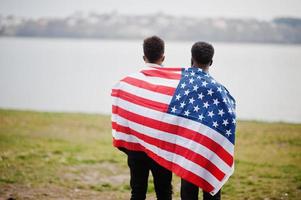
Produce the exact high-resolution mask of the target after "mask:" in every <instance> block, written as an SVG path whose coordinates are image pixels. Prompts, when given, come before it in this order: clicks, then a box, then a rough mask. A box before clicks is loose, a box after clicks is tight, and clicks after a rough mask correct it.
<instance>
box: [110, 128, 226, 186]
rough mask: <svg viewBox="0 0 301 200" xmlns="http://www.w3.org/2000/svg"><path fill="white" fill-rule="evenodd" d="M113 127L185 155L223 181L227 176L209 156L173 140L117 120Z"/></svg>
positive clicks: (169, 150)
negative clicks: (157, 137)
mask: <svg viewBox="0 0 301 200" xmlns="http://www.w3.org/2000/svg"><path fill="white" fill-rule="evenodd" d="M112 128H113V129H114V130H116V131H118V132H122V133H125V134H130V135H134V136H136V137H137V138H139V139H141V140H143V141H145V142H147V143H148V144H152V145H155V146H157V147H159V148H161V149H164V150H166V151H168V152H172V153H176V154H178V155H181V156H183V157H185V158H186V159H188V160H191V161H192V162H194V163H196V164H198V165H199V166H201V167H203V168H205V169H206V170H208V171H209V172H210V173H211V174H212V175H213V176H215V177H216V178H217V179H218V180H219V181H221V180H222V179H223V178H224V177H225V174H224V173H223V172H222V171H221V170H220V169H219V168H218V167H216V166H215V165H214V164H213V163H212V162H211V161H209V160H208V159H207V158H205V157H203V156H201V155H199V154H197V153H195V152H194V151H191V150H190V149H188V148H185V147H182V146H179V145H176V144H174V143H171V142H166V141H162V140H160V139H156V138H153V137H150V136H147V135H144V134H142V133H140V132H137V131H135V130H133V129H131V128H129V127H126V126H122V125H120V124H117V123H116V122H112Z"/></svg>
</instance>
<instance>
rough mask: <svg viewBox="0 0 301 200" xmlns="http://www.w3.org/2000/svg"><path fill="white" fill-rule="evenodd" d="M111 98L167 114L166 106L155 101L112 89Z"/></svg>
mask: <svg viewBox="0 0 301 200" xmlns="http://www.w3.org/2000/svg"><path fill="white" fill-rule="evenodd" d="M111 95H112V96H113V97H119V98H121V99H123V100H126V101H129V102H132V103H135V104H137V105H140V106H144V107H147V108H151V109H153V110H158V111H161V112H167V109H168V104H165V103H160V102H157V101H152V100H149V99H146V98H143V97H139V96H136V95H134V94H131V93H128V92H125V91H123V90H118V89H113V90H112V94H111Z"/></svg>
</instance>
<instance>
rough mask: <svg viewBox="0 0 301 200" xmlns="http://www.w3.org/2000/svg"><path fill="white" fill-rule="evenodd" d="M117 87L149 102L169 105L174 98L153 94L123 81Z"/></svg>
mask: <svg viewBox="0 0 301 200" xmlns="http://www.w3.org/2000/svg"><path fill="white" fill-rule="evenodd" d="M117 87H118V88H119V89H120V90H122V91H126V92H128V93H131V94H133V95H136V96H139V97H142V98H145V99H148V100H152V101H156V102H160V103H165V104H169V103H170V101H171V99H172V96H170V95H166V94H162V93H157V92H153V91H151V90H146V89H143V88H140V87H136V86H134V85H131V84H128V83H126V82H122V81H120V82H119V84H117Z"/></svg>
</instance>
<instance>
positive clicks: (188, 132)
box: [112, 106, 233, 167]
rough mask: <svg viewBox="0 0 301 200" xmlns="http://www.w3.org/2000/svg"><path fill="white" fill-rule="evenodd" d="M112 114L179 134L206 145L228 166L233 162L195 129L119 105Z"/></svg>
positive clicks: (219, 147) (228, 155) (229, 156)
mask: <svg viewBox="0 0 301 200" xmlns="http://www.w3.org/2000/svg"><path fill="white" fill-rule="evenodd" d="M112 113H113V114H118V115H120V116H121V117H123V118H125V119H127V120H130V121H132V122H136V123H138V124H141V125H144V126H147V127H150V128H153V129H157V130H160V131H164V132H168V133H171V134H175V135H179V136H182V137H185V138H187V139H190V140H193V141H195V142H198V143H199V144H202V145H203V146H205V147H207V148H208V149H210V150H211V151H213V152H214V153H215V154H216V155H217V156H219V157H220V158H221V159H222V160H223V161H224V162H225V163H227V164H228V165H229V166H230V167H231V166H232V164H233V157H232V156H231V154H229V153H228V152H227V151H226V150H225V149H224V148H223V147H222V146H221V145H219V144H218V143H217V142H215V141H214V140H212V139H210V138H208V137H207V136H206V135H204V134H202V133H198V132H196V131H193V130H190V129H187V128H184V127H181V126H177V125H173V124H169V123H165V122H162V121H159V120H156V119H152V118H149V117H146V116H142V115H138V114H136V113H133V112H130V111H127V110H124V109H123V108H121V107H117V106H113V110H112Z"/></svg>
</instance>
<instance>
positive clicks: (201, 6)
mask: <svg viewBox="0 0 301 200" xmlns="http://www.w3.org/2000/svg"><path fill="white" fill-rule="evenodd" d="M75 11H83V12H90V11H94V12H98V13H102V12H111V11H118V12H119V13H126V14H150V13H158V12H164V13H166V14H171V15H177V16H195V17H226V18H257V19H264V20H270V19H272V18H274V17H278V16H290V17H300V18H301V0H186V1H183V0H0V14H2V15H9V14H13V15H17V16H23V17H34V18H37V17H64V16H67V15H70V14H72V13H74V12H75Z"/></svg>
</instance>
